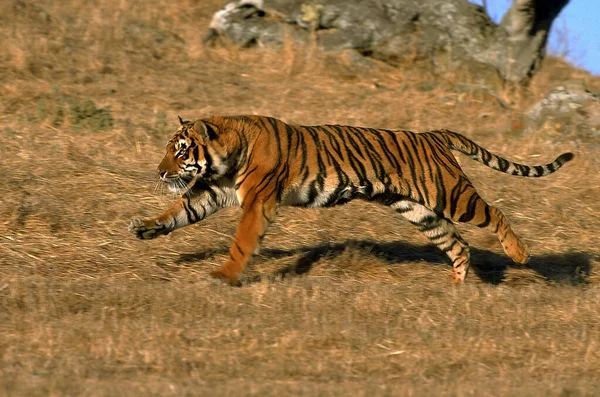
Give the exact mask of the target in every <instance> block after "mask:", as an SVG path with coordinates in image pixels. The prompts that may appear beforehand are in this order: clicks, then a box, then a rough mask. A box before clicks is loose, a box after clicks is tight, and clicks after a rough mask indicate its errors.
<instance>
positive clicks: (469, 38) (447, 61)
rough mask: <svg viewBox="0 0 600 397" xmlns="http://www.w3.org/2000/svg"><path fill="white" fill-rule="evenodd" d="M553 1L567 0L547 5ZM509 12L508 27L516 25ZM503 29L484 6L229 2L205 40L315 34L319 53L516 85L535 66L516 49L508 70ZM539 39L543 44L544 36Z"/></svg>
mask: <svg viewBox="0 0 600 397" xmlns="http://www.w3.org/2000/svg"><path fill="white" fill-rule="evenodd" d="M519 1H520V2H521V3H523V4H521V8H518V7H517V8H515V10H512V9H511V11H513V14H514V15H517V14H518V13H519V12H524V11H523V10H522V9H523V7H525V8H526V7H531V8H533V7H535V4H537V3H535V4H534V3H531V1H530V0H519ZM557 1H559V2H560V1H564V2H566V1H568V0H552V2H553V3H554V2H557ZM529 3H531V4H529ZM540 7H541V6H540ZM513 8H514V7H513ZM558 10H559V11H560V8H559V9H558ZM530 11H531V10H530ZM513 14H511V15H513ZM514 15H513V18H512V19H510V20H509V19H507V22H505V23H504V24H505V25H506V26H508V27H511V26H513V25H515V23H514V21H518V20H519V19H518V18H516V17H514ZM517 16H520V15H517ZM536 16H537V15H536ZM511 21H512V22H511ZM509 22H511V23H512V24H511V23H509ZM550 23H551V21H550V22H548V23H547V25H548V26H549V24H550ZM536 26H537V25H536ZM508 27H507V28H504V27H502V28H499V27H498V26H496V25H495V24H494V23H493V22H492V21H491V20H490V18H489V16H488V15H487V14H486V13H485V11H484V10H483V8H482V7H480V6H477V5H475V4H472V3H469V2H468V1H467V0H427V1H423V0H313V1H306V0H234V1H231V2H229V3H227V4H225V6H224V7H223V8H222V9H221V10H219V11H217V12H216V13H215V15H214V17H213V19H212V21H211V24H210V29H209V33H208V35H207V40H208V41H214V40H216V39H218V38H219V37H225V38H227V39H229V40H232V41H233V42H235V43H237V44H239V45H241V46H251V45H255V44H266V45H277V44H281V43H283V41H284V40H285V38H286V37H292V38H293V39H294V40H299V41H306V40H309V37H310V35H311V32H314V33H315V35H316V38H317V44H318V46H319V47H320V48H321V49H322V50H324V51H338V50H348V49H354V50H358V51H360V52H361V53H363V54H368V55H371V56H373V57H375V58H378V59H382V60H386V61H389V62H394V61H399V60H410V61H415V60H426V63H429V65H430V67H431V68H432V69H433V70H434V71H440V70H444V69H448V68H451V69H460V68H462V67H463V66H464V65H465V64H466V65H473V64H480V65H487V67H488V69H489V68H492V69H493V70H494V71H495V72H492V73H490V71H489V70H487V69H486V68H485V67H473V68H472V69H474V70H475V74H476V75H477V73H479V72H483V74H484V75H485V77H484V78H483V80H485V79H487V78H489V77H490V76H492V75H493V74H494V73H496V74H498V76H501V77H502V78H509V79H511V80H520V79H523V78H526V77H528V76H529V74H530V72H531V70H532V68H533V67H535V66H536V64H535V65H533V66H532V65H531V62H534V61H531V60H528V59H527V57H526V56H525V55H523V54H525V53H524V52H523V51H521V50H520V51H521V52H520V53H519V54H520V55H519V56H520V57H522V58H523V60H522V61H521V63H522V64H518V65H517V64H515V65H512V68H511V67H508V66H507V65H509V64H510V62H508V59H509V56H508V53H509V52H510V51H508V50H507V48H508V46H510V45H512V44H510V43H511V40H509V33H510V32H509V30H510V29H508ZM519 37H520V36H519ZM541 39H543V40H542V41H543V44H545V36H544V37H542V38H541ZM541 39H540V40H541ZM511 48H512V47H511ZM538 58H539V57H537V58H536V60H535V62H537V61H538V60H539V59H538ZM513 61H514V60H513ZM513 63H514V62H513ZM517 66H518V68H517ZM469 67H470V66H469ZM515 70H517V71H518V73H516V74H515ZM513 74H514V75H515V76H513Z"/></svg>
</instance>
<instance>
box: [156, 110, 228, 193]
mask: <svg viewBox="0 0 600 397" xmlns="http://www.w3.org/2000/svg"><path fill="white" fill-rule="evenodd" d="M177 117H178V118H179V128H178V129H177V132H176V133H175V135H173V137H172V138H171V139H170V140H169V142H168V143H167V148H166V154H165V157H164V158H163V159H162V161H161V162H160V164H159V165H158V169H157V171H158V175H159V177H160V180H161V181H163V182H164V183H166V184H167V185H168V187H169V190H171V191H173V192H175V193H178V192H181V191H186V190H188V189H189V188H190V187H191V186H193V184H194V183H195V181H196V180H205V181H207V180H216V179H219V178H220V177H222V176H223V175H225V174H226V173H227V170H228V168H229V167H228V165H227V164H226V162H225V161H224V160H225V158H224V157H223V155H222V151H223V148H222V147H221V145H220V144H219V142H218V126H216V125H213V124H211V123H207V122H204V121H202V120H197V121H195V122H192V121H186V120H183V119H182V118H181V117H179V116H177ZM225 152H227V151H226V150H225Z"/></svg>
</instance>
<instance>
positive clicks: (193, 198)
mask: <svg viewBox="0 0 600 397" xmlns="http://www.w3.org/2000/svg"><path fill="white" fill-rule="evenodd" d="M236 203H237V199H236V197H235V192H234V191H233V189H232V188H228V187H221V186H216V185H205V184H200V183H199V184H197V185H196V186H194V187H193V188H192V189H190V190H189V191H188V192H187V193H186V194H185V195H184V196H183V197H181V199H179V200H178V201H177V202H176V203H175V204H174V205H173V206H172V207H171V208H169V209H168V210H167V211H165V213H164V214H162V215H160V216H159V217H156V218H150V219H142V218H135V219H133V220H131V222H130V223H129V232H131V233H132V234H133V235H134V236H136V237H137V238H139V239H142V240H150V239H153V238H156V237H158V236H163V235H167V234H169V233H171V232H172V231H173V230H175V229H179V228H182V227H185V226H188V225H191V224H194V223H196V222H199V221H201V220H202V219H204V218H206V217H207V216H209V215H211V214H213V213H215V212H217V211H218V210H219V209H221V208H225V207H230V206H232V205H234V204H236Z"/></svg>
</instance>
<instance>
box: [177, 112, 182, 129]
mask: <svg viewBox="0 0 600 397" xmlns="http://www.w3.org/2000/svg"><path fill="white" fill-rule="evenodd" d="M177 118H178V119H179V126H180V127H181V126H182V125H183V119H182V118H181V116H180V115H177Z"/></svg>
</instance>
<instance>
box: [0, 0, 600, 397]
mask: <svg viewBox="0 0 600 397" xmlns="http://www.w3.org/2000/svg"><path fill="white" fill-rule="evenodd" d="M98 3H101V4H102V5H98ZM222 3H223V1H219V0H197V1H192V0H189V1H185V0H184V1H181V2H178V3H177V4H173V3H172V2H166V1H160V0H150V1H146V2H127V1H124V0H122V1H119V0H109V1H105V2H93V1H86V0H67V1H64V2H51V1H38V2H35V1H26V0H9V1H4V2H2V3H1V4H0V48H2V51H0V175H2V177H1V178H0V197H1V199H0V202H1V204H0V226H1V227H0V395H10V396H19V395H28V396H36V395H53V396H62V395H85V396H116V395H124V396H138V395H157V396H158V395H160V396H168V395H173V396H181V395H236V396H239V395H242V396H244V395H256V396H281V395H307V396H350V395H353V396H354V395H357V396H367V395H368V396H391V395H456V396H462V395H476V396H498V395H515V396H517V395H518V396H529V395H531V396H534V395H544V396H584V395H590V396H592V395H600V267H599V266H600V244H599V243H600V239H599V238H598V231H599V230H600V198H599V193H600V159H599V156H598V154H599V153H600V152H599V148H600V142H599V140H598V138H597V137H596V138H594V137H585V136H583V137H582V136H577V134H576V133H574V132H573V131H572V130H571V129H570V128H568V126H564V125H560V124H558V123H556V124H555V125H549V126H546V128H544V129H542V130H540V131H537V132H536V133H533V132H528V131H526V130H524V129H523V128H521V127H520V124H521V123H522V114H523V112H525V111H526V110H527V109H528V108H529V107H530V106H531V105H532V104H533V103H534V102H535V101H537V100H539V99H540V98H542V96H543V95H544V94H545V92H546V91H547V90H548V89H549V88H551V87H554V86H555V85H557V84H558V83H560V82H562V81H565V80H568V79H582V80H584V81H585V82H586V84H587V86H588V87H589V88H590V89H592V90H596V91H598V90H600V79H599V78H597V77H596V78H594V77H592V76H589V75H588V74H587V73H585V72H583V71H581V70H576V69H573V68H572V67H570V66H569V65H567V64H565V63H563V62H562V61H560V60H556V59H547V60H546V61H545V63H544V65H543V67H542V70H541V71H540V72H539V73H538V74H537V75H536V77H535V78H534V79H533V81H532V82H531V84H530V86H529V87H527V88H518V87H505V88H504V89H503V90H502V91H501V92H499V93H498V95H499V97H500V98H501V100H502V103H504V104H505V105H507V106H502V104H501V102H500V101H498V100H496V99H494V98H490V97H486V96H478V95H471V94H469V93H464V92H460V91H457V90H455V89H453V87H455V86H456V85H458V84H463V83H471V81H470V80H469V76H467V75H463V74H461V73H460V71H459V70H456V71H452V70H450V71H448V72H447V73H446V74H444V75H441V76H431V75H429V74H427V72H424V71H423V70H422V69H420V68H415V67H411V66H412V65H411V64H410V62H407V64H406V65H401V66H398V67H391V66H388V65H385V64H383V63H372V64H370V65H371V66H369V65H359V64H357V63H356V62H355V61H353V60H352V57H351V56H350V55H349V54H322V53H319V52H318V51H317V50H315V49H314V48H313V47H312V46H307V47H303V46H298V45H294V44H292V43H289V44H288V45H286V46H285V47H284V48H281V49H275V50H274V49H267V48H255V49H249V50H239V49H236V48H233V47H230V46H227V45H224V46H218V47H216V48H212V49H211V48H203V46H202V36H203V34H204V29H205V27H206V26H207V24H208V21H209V18H210V15H211V13H212V12H214V11H215V10H216V9H217V8H218V7H220V6H221V5H222ZM434 79H435V81H436V83H437V84H430V83H431V82H432V81H433V80H434ZM250 113H252V114H265V115H272V116H276V117H280V118H282V119H283V120H285V121H289V122H294V123H303V124H318V123H341V124H355V125H364V126H372V127H386V128H404V129H412V130H421V131H422V130H427V129H433V128H442V127H444V128H449V129H453V130H456V131H459V132H463V133H464V134H466V135H467V136H469V137H471V138H473V139H475V140H476V141H477V142H479V143H481V144H482V145H484V146H486V147H487V148H489V149H490V150H492V151H494V152H496V153H499V154H502V155H505V156H506V157H508V158H510V159H513V160H517V161H521V162H525V163H534V164H537V163H544V162H547V161H549V160H552V159H554V158H555V156H556V155H558V154H560V153H562V152H565V151H572V152H574V153H575V154H576V158H575V160H574V161H573V162H571V163H569V164H567V165H566V166H565V168H564V169H561V170H560V171H559V172H557V173H556V174H554V175H551V176H548V177H546V178H542V179H539V180H530V179H519V178H516V177H511V176H507V175H504V174H501V173H497V172H494V171H492V170H490V169H488V168H486V167H484V166H482V165H481V164H478V163H475V162H473V161H471V160H469V159H467V158H466V157H464V156H463V157H460V161H461V164H463V165H464V167H465V170H466V172H467V174H468V175H469V176H470V177H471V178H472V180H473V181H474V183H475V185H476V186H477V187H478V189H479V191H480V193H481V194H482V196H483V197H484V198H485V199H486V200H488V201H489V202H492V203H495V205H497V206H499V207H500V208H501V209H502V210H503V211H504V212H505V214H506V215H507V216H508V218H509V219H510V220H511V222H512V224H513V226H514V229H515V231H516V232H517V233H518V235H519V236H521V237H522V238H523V240H524V241H525V242H526V243H527V244H528V245H529V247H530V249H531V252H532V254H533V257H532V259H531V262H530V264H529V265H528V266H525V267H519V266H514V265H513V264H512V262H511V261H510V259H509V258H508V257H506V256H505V255H504V254H503V252H502V249H501V247H500V244H499V243H498V241H497V240H496V238H495V237H494V236H492V235H491V234H489V233H488V232H486V231H482V230H475V228H472V227H470V226H464V227H463V226H461V230H462V231H463V236H464V237H465V239H466V240H467V241H469V242H470V244H471V246H472V247H473V255H472V256H473V258H472V259H473V263H474V265H473V267H472V271H471V272H470V274H469V277H468V280H467V283H466V284H465V285H462V286H459V287H456V286H454V285H452V284H451V282H450V274H451V269H450V266H448V264H447V262H446V259H445V258H444V256H443V254H442V253H441V252H439V251H438V250H437V249H436V248H435V247H433V246H432V245H430V244H429V243H428V241H427V239H426V238H425V237H424V236H421V235H420V234H418V233H416V229H415V228H414V227H413V226H411V225H410V224H409V223H408V222H406V221H405V220H404V219H403V218H401V217H400V216H397V215H396V214H395V213H394V212H393V211H391V210H389V209H387V208H384V207H379V206H376V205H371V204H367V203H361V202H355V203H351V204H349V205H347V206H342V207H337V208H333V209H327V210H306V209H290V208H284V209H282V210H281V211H280V216H279V217H278V220H277V222H276V223H275V224H274V225H273V226H272V227H271V229H270V230H269V233H268V235H267V237H266V238H265V241H264V248H263V249H262V250H261V253H260V254H259V255H257V256H255V258H254V259H253V261H252V263H251V264H250V266H249V267H248V268H247V269H246V271H245V273H244V277H243V281H244V283H243V285H242V286H241V287H240V288H232V287H229V286H225V285H221V284H219V283H216V282H213V281H212V280H210V279H209V278H208V277H207V274H208V272H210V271H211V270H213V269H215V268H216V267H217V266H219V265H220V264H222V263H223V261H224V260H225V258H226V257H227V250H228V248H229V245H230V244H231V240H232V235H233V233H234V231H235V227H236V224H237V219H238V217H239V215H240V212H239V210H238V209H228V210H223V211H222V212H220V213H218V214H215V215H213V216H212V217H210V218H209V219H207V220H205V221H204V222H202V223H201V224H199V225H196V226H192V227H189V228H187V229H183V230H180V231H177V232H174V233H172V234H170V235H169V236H167V237H163V238H160V239H157V240H153V241H139V240H136V239H134V238H133V236H131V235H130V234H128V232H127V225H128V222H129V220H130V219H131V218H132V217H137V216H151V215H156V214H158V213H160V212H161V211H163V210H164V209H165V208H166V207H167V206H169V205H170V203H171V202H172V201H173V200H175V198H174V197H173V196H171V195H169V194H166V193H164V191H163V190H164V189H160V188H158V189H156V182H157V178H156V175H155V169H156V166H157V164H158V162H159V161H160V159H161V158H162V155H163V147H164V144H165V143H166V141H167V140H168V138H169V136H170V134H171V133H172V132H174V130H175V129H176V127H177V119H176V116H177V115H178V114H180V115H181V116H182V117H184V118H188V119H194V118H200V117H203V116H208V115H212V114H250ZM457 156H458V155H457Z"/></svg>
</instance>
